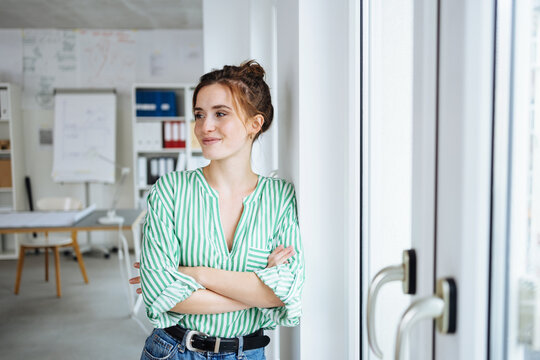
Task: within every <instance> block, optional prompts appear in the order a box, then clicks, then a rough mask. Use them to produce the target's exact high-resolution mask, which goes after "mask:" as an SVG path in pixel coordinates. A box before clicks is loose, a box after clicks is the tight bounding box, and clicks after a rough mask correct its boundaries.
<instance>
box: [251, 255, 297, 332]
mask: <svg viewBox="0 0 540 360" xmlns="http://www.w3.org/2000/svg"><path fill="white" fill-rule="evenodd" d="M255 274H257V276H258V277H259V279H261V281H262V282H263V283H264V284H265V285H266V286H268V287H269V288H270V289H272V291H273V292H274V294H276V296H277V297H278V298H279V299H280V300H281V301H282V302H283V303H284V304H285V306H282V307H276V308H270V309H261V312H262V313H263V314H264V315H265V316H267V317H269V318H270V319H272V321H274V322H275V323H276V324H278V325H282V326H296V325H298V324H299V322H300V317H301V316H302V306H301V301H300V290H301V288H302V283H301V281H299V279H300V276H295V275H294V274H293V273H291V271H290V270H289V267H288V266H287V265H285V264H283V265H278V266H274V267H271V268H266V269H261V270H257V271H255Z"/></svg>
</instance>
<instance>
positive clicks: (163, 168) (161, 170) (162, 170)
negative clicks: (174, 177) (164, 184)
mask: <svg viewBox="0 0 540 360" xmlns="http://www.w3.org/2000/svg"><path fill="white" fill-rule="evenodd" d="M166 173H167V164H166V162H165V158H159V176H160V177H161V176H163V175H165V174H166Z"/></svg>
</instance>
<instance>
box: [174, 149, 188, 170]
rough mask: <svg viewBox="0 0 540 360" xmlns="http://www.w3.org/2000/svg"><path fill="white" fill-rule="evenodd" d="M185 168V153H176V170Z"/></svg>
mask: <svg viewBox="0 0 540 360" xmlns="http://www.w3.org/2000/svg"><path fill="white" fill-rule="evenodd" d="M184 170H186V154H184V153H178V159H177V160H176V171H184Z"/></svg>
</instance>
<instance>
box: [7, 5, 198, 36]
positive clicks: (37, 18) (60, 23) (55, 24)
mask: <svg viewBox="0 0 540 360" xmlns="http://www.w3.org/2000/svg"><path fill="white" fill-rule="evenodd" d="M0 28H38V29H202V0H0Z"/></svg>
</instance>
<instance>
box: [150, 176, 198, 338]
mask: <svg viewBox="0 0 540 360" xmlns="http://www.w3.org/2000/svg"><path fill="white" fill-rule="evenodd" d="M173 194H174V193H173V187H172V184H171V183H170V182H168V179H167V178H166V177H162V178H161V179H160V180H159V181H158V182H157V183H156V184H155V185H154V186H153V187H152V189H151V190H150V193H149V195H148V198H147V205H148V206H147V207H148V210H147V214H146V222H145V224H144V227H143V244H142V249H141V267H140V274H141V288H142V294H143V300H144V303H145V307H146V314H147V316H148V319H149V320H150V322H151V323H152V324H153V325H154V327H159V328H164V327H168V326H172V325H176V324H177V323H178V321H179V320H180V319H181V318H182V317H183V316H184V315H183V314H179V313H176V312H172V311H169V310H170V309H171V308H173V307H174V306H175V305H176V304H177V303H179V302H182V301H183V300H185V299H186V298H188V297H189V296H190V295H191V294H192V293H193V292H194V291H195V290H198V289H203V286H202V285H200V284H199V283H197V282H196V281H195V279H193V278H192V277H190V276H187V275H184V274H182V273H180V272H179V271H178V264H179V260H180V243H179V240H178V238H177V236H176V233H175V230H174V205H173V204H174V199H173Z"/></svg>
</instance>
